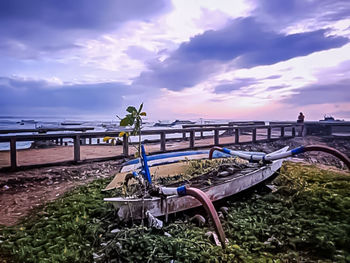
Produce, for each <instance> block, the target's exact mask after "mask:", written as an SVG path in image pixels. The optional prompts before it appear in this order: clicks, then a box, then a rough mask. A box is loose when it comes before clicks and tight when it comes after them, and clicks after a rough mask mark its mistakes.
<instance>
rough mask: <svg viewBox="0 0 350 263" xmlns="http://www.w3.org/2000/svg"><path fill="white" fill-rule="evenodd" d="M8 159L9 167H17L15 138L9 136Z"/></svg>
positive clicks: (13, 168)
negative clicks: (9, 160) (9, 161)
mask: <svg viewBox="0 0 350 263" xmlns="http://www.w3.org/2000/svg"><path fill="white" fill-rule="evenodd" d="M10 159H11V169H12V170H15V169H16V168H17V149H16V139H15V138H11V140H10Z"/></svg>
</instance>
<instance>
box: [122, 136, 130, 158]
mask: <svg viewBox="0 0 350 263" xmlns="http://www.w3.org/2000/svg"><path fill="white" fill-rule="evenodd" d="M123 155H124V156H126V157H127V156H129V140H128V136H127V135H126V134H124V135H123Z"/></svg>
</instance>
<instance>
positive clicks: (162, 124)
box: [153, 121, 175, 127]
mask: <svg viewBox="0 0 350 263" xmlns="http://www.w3.org/2000/svg"><path fill="white" fill-rule="evenodd" d="M174 125H175V124H173V123H169V122H162V121H158V122H157V123H155V124H154V125H153V127H172V126H174Z"/></svg>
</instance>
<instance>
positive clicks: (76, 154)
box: [74, 135, 80, 162]
mask: <svg viewBox="0 0 350 263" xmlns="http://www.w3.org/2000/svg"><path fill="white" fill-rule="evenodd" d="M74 161H75V162H79V161H80V135H76V136H75V138H74Z"/></svg>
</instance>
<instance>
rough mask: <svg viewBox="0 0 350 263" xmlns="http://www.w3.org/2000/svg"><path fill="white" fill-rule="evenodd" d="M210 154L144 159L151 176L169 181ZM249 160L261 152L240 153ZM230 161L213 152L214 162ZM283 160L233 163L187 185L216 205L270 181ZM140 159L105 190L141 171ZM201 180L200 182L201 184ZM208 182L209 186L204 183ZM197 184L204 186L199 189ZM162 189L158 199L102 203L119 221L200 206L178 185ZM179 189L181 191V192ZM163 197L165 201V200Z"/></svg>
mask: <svg viewBox="0 0 350 263" xmlns="http://www.w3.org/2000/svg"><path fill="white" fill-rule="evenodd" d="M287 149H288V147H284V148H282V149H280V150H278V151H276V152H274V153H273V154H280V153H285V152H286V151H287ZM209 152H210V151H188V152H179V153H168V154H160V155H154V156H149V157H148V156H147V157H146V158H147V164H148V165H149V168H150V174H156V175H159V177H164V176H166V177H168V176H175V175H179V174H183V173H184V172H185V171H186V168H187V167H188V162H183V161H184V160H198V159H205V158H206V159H208V158H209ZM239 153H241V154H246V155H250V156H264V155H265V153H262V152H239ZM227 157H231V155H230V154H228V153H221V152H215V154H214V155H213V158H227ZM282 162H283V160H276V161H273V162H271V163H266V164H259V163H250V164H245V165H243V164H242V165H240V167H239V168H243V169H242V170H241V169H238V167H237V166H238V165H237V164H235V163H232V164H231V165H230V163H226V164H223V167H222V169H221V171H220V169H219V170H218V171H215V172H214V173H211V172H209V173H207V174H203V175H202V176H196V177H194V178H192V179H190V180H189V181H188V182H187V183H190V185H191V186H194V187H196V188H199V189H201V190H202V191H203V192H204V193H205V194H206V195H207V196H208V197H209V199H210V200H211V201H217V200H220V199H223V198H226V197H229V196H231V195H234V194H237V193H239V192H242V191H244V190H246V189H249V188H251V187H253V186H255V185H257V184H259V183H261V182H263V181H265V180H267V179H269V178H270V177H271V176H272V175H273V174H274V173H275V172H276V171H277V170H278V169H279V168H280V167H281V165H282ZM141 167H142V166H141V165H140V162H139V159H135V160H131V161H129V162H127V163H126V164H125V166H124V167H123V168H122V170H121V173H120V174H117V175H116V177H115V179H114V180H113V181H112V182H111V183H110V184H109V185H108V186H107V187H106V190H110V189H113V188H115V187H117V186H120V184H119V183H120V182H121V181H123V178H124V177H125V175H126V174H128V173H130V172H132V171H135V170H137V169H140V168H141ZM201 179H202V180H201ZM208 180H210V182H211V184H210V185H208V184H207V183H206V182H207V181H208ZM200 182H204V184H203V185H200ZM178 185H179V183H177V184H176V185H170V186H168V187H166V188H165V187H163V188H162V187H160V188H162V190H161V191H163V192H162V193H160V196H151V195H149V196H147V197H143V198H140V197H113V198H105V199H104V200H105V201H108V202H112V203H113V205H114V207H115V209H116V210H117V215H118V218H119V219H120V220H122V221H128V220H130V219H131V217H132V218H133V219H142V218H143V215H142V211H149V212H150V213H151V214H152V215H153V216H155V217H158V216H165V215H168V214H172V213H176V212H180V211H184V210H187V209H191V208H194V207H198V206H200V205H201V203H200V202H199V201H198V200H196V199H195V198H193V197H191V196H181V194H180V195H179V194H178V191H181V189H182V190H184V189H183V186H181V183H180V185H179V187H175V186H178ZM181 187H182V188H181ZM164 195H165V196H167V198H164Z"/></svg>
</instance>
